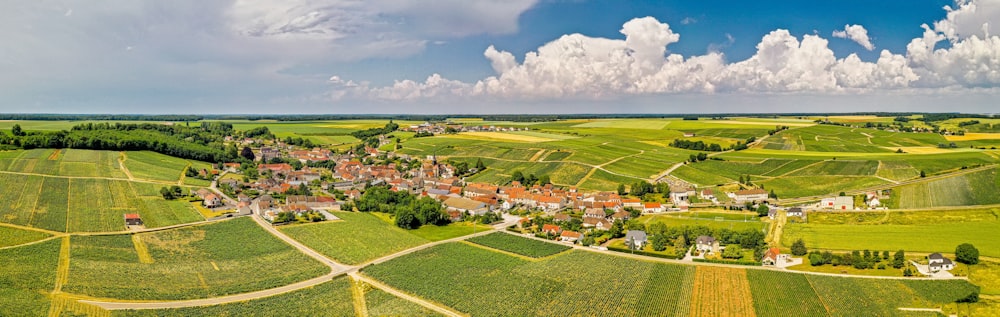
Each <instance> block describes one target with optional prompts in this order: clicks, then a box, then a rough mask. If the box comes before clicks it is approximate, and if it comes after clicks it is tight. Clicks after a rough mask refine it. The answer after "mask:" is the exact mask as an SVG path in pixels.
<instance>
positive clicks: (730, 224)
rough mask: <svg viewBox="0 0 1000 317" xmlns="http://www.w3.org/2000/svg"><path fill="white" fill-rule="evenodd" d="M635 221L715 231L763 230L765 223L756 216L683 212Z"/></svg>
mask: <svg viewBox="0 0 1000 317" xmlns="http://www.w3.org/2000/svg"><path fill="white" fill-rule="evenodd" d="M637 221H639V222H642V223H644V224H646V225H647V226H648V225H649V224H653V223H662V224H665V225H667V226H668V227H680V226H706V227H709V228H716V229H731V230H744V229H763V228H766V227H767V223H764V222H761V221H760V219H759V218H758V217H757V214H750V213H745V214H740V213H723V212H700V211H699V212H694V211H692V212H684V213H669V214H659V215H643V216H641V217H639V218H637Z"/></svg>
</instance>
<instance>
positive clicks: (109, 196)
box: [0, 174, 203, 232]
mask: <svg viewBox="0 0 1000 317" xmlns="http://www.w3.org/2000/svg"><path fill="white" fill-rule="evenodd" d="M0 183H4V184H9V185H8V186H7V187H6V190H4V191H0V206H4V207H5V208H4V209H0V221H3V222H6V223H10V224H16V225H22V226H30V227H36V228H43V229H48V230H53V231H63V232H106V231H122V230H124V229H125V224H124V222H123V220H122V215H124V214H126V213H138V214H139V215H140V216H141V217H143V219H144V220H145V221H146V224H147V226H148V227H151V228H152V227H161V226H168V225H174V224H179V223H186V222H192V221H198V220H203V218H201V217H199V216H198V215H197V214H196V213H195V212H194V210H192V209H191V208H190V206H184V205H183V204H182V203H180V202H178V201H171V202H168V201H165V200H163V198H162V197H160V196H159V193H158V192H157V191H158V190H159V187H155V186H153V185H148V184H141V183H133V182H128V181H124V180H107V179H99V178H79V179H77V178H72V179H71V178H61V177H40V176H25V175H15V174H0ZM153 188H155V189H153Z"/></svg>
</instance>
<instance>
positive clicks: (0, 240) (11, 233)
mask: <svg viewBox="0 0 1000 317" xmlns="http://www.w3.org/2000/svg"><path fill="white" fill-rule="evenodd" d="M51 236H52V235H50V234H48V233H44V232H39V231H32V230H24V229H17V228H11V227H3V226H0V248H3V247H9V246H14V245H21V244H25V243H29V242H34V241H38V240H42V239H45V238H48V237H51Z"/></svg>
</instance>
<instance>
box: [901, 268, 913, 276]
mask: <svg viewBox="0 0 1000 317" xmlns="http://www.w3.org/2000/svg"><path fill="white" fill-rule="evenodd" d="M903 276H913V270H911V269H910V268H909V267H907V268H906V269H905V270H903Z"/></svg>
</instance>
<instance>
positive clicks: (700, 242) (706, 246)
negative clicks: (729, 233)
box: [694, 236, 719, 252]
mask: <svg viewBox="0 0 1000 317" xmlns="http://www.w3.org/2000/svg"><path fill="white" fill-rule="evenodd" d="M694 245H695V249H696V250H698V251H700V252H713V251H714V250H716V249H718V248H719V242H718V241H716V240H715V238H713V237H710V236H698V238H697V239H695V240H694Z"/></svg>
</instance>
